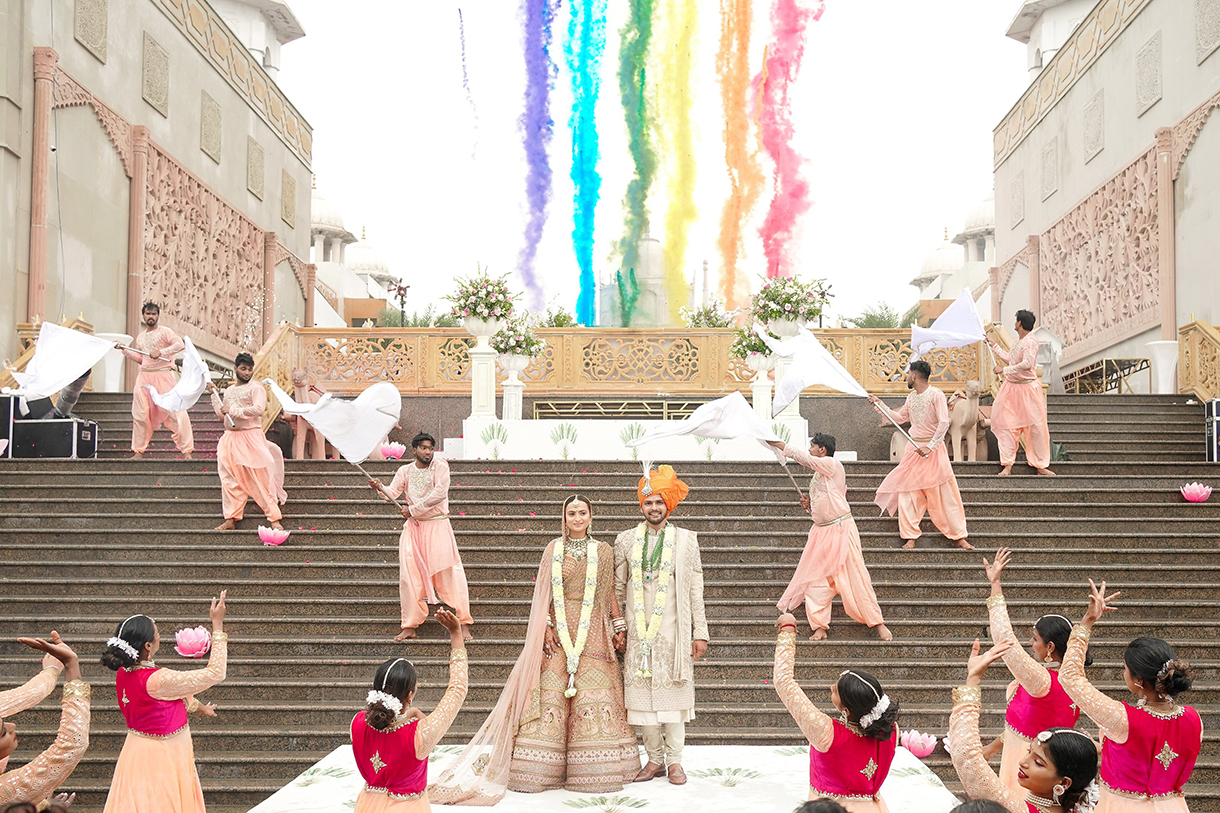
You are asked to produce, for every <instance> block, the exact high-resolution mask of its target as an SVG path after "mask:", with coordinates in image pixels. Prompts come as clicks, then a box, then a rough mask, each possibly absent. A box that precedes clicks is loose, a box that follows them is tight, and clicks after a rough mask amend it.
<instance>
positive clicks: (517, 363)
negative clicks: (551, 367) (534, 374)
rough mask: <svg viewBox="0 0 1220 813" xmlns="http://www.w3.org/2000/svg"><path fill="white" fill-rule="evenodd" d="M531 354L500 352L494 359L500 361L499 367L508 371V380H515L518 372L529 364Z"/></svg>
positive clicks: (523, 370) (522, 370)
mask: <svg viewBox="0 0 1220 813" xmlns="http://www.w3.org/2000/svg"><path fill="white" fill-rule="evenodd" d="M533 358H534V357H533V356H524V355H521V354H520V353H501V354H500V356H499V358H497V359H496V361H498V362H499V363H500V369H501V370H503V371H504V372H506V373H508V378H509V380H512V381H516V380H517V376H518V373H523V372H525V368H526V367H528V366H530V362H531V361H532V360H533Z"/></svg>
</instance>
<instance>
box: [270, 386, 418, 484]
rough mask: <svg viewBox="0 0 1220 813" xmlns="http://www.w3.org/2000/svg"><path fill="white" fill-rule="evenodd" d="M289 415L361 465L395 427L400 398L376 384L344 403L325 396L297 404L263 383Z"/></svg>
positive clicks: (394, 388)
mask: <svg viewBox="0 0 1220 813" xmlns="http://www.w3.org/2000/svg"><path fill="white" fill-rule="evenodd" d="M263 380H264V381H265V382H266V384H267V385H268V386H270V387H271V392H272V394H274V395H275V397H276V398H278V399H279V401H280V406H281V407H283V409H284V412H285V413H287V414H289V415H300V416H302V417H303V418H305V420H307V421H309V425H310V426H312V427H313V428H314V429H317V430H318V431H319V432H321V433H322V437H324V438H326V439H327V440H329V441H330V442H331V444H333V445H334V447H335V448H336V449H338V450H339V454H341V455H343V457H344V458H345V459H346V460H347V461H348V462H350V463H357V464H359V463H363V462H364V461H365V460H367V459H368V456H369V455H371V454H372V453H373V449H375V448H377V447H378V446H380V445H381V441H382V440H383V439H384V438H385V436H386V435H388V434H389V433H390V430H391V429H393V428H394V427H395V426H397V425H398V416H399V415H400V414H401V413H402V395H400V394H399V392H398V388H397V387H395V386H394V385H393V384H391V383H389V382H388V381H379V382H377V383H376V384H373V385H372V386H371V387H369V388H368V389H366V390H365V391H364V392H362V393H360V395H358V396H357V397H356V399H355V400H354V401H345V400H343V399H341V398H335V397H333V396H332V395H331V393H329V392H328V393H326V394H325V395H323V396H322V397H321V398H319V399H318V402H317V403H316V404H298V403H297V402H296V401H294V400H293V399H292V396H291V395H289V394H288V393H286V392H284V391H283V390H282V389H280V386H279V385H278V384H276V383H275V382H274V381H272V380H271V379H270V378H266V379H263Z"/></svg>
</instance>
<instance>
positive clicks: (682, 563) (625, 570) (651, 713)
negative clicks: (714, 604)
mask: <svg viewBox="0 0 1220 813" xmlns="http://www.w3.org/2000/svg"><path fill="white" fill-rule="evenodd" d="M672 527H673V532H674V534H675V539H674V572H673V578H672V579H671V581H670V586H669V592H668V595H667V596H666V598H665V610H664V612H663V614H662V616H661V628H660V630H659V631H658V632H657V638H656V641H655V642H654V643H653V647H652V657H651V668H652V676H651V677H647V678H643V677H637V676H636V674H635V673H636V670H637V669H638V668H639V666H640V636H639V633H638V631H637V629H636V622H635V589H634V586H633V583H632V575H631V570H632V562H631V549H632V547H633V546H634V545H635V534H636V529H635V528H632V529H630V530H628V531H623V532H622V533H621V534H619V535H618V538H617V539H615V541H614V587H615V592H616V593H617V595H618V599H619V606H620V607H622V610H623V618H624V619H625V620H626V621H627V654H626V657H625V659H624V661H623V695H624V700H625V702H626V705H627V722H629V723H631V724H632V725H634V726H637V727H639V728H640V729H641V732H642V733H643V735H644V746H645V748H646V750H647V751H648V759H649V761H651V762H654V763H656V764H666V763H667V762H668V764H670V765H673V764H678V763H681V761H682V745H683V741H684V738H685V724H686V722H687V721H689V720H693V719H694V718H695V680H694V678H695V662H694V658H693V657H692V656H691V645H692V641H695V640H701V641H706V640H708V632H707V617H706V613H705V610H704V606H703V564H702V562H701V561H700V559H699V540H698V537H697V536H696V535H695V533H694V531H688V530H685V529H684V528H678V527H677V526H672ZM647 543H648V544H647V547H648V549H649V550H651V549H652V547H653V545H655V544H656V543H657V538H656V535H655V534H651V533H650V534H648V536H647ZM655 600H656V582H655V581H654V580H645V581H644V620H645V622H648V621H649V620H650V618H651V615H652V609H653V607H654V606H655V604H654V602H655ZM662 730H664V744H662V736H661V735H662Z"/></svg>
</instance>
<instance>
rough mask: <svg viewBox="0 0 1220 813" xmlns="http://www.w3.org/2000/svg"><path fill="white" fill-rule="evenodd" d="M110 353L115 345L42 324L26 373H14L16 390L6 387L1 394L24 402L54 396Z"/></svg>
mask: <svg viewBox="0 0 1220 813" xmlns="http://www.w3.org/2000/svg"><path fill="white" fill-rule="evenodd" d="M113 349H114V342H110V341H106V340H105V339H99V338H98V337H97V336H91V335H89V334H88V333H81V332H80V331H79V330H72V329H71V328H66V327H62V326H60V325H53V324H51V323H50V322H43V323H42V327H41V328H40V329H39V331H38V343H37V345H36V346H35V350H34V357H33V358H32V359H30V363H29V364H27V365H26V366H25V372H22V373H13V378H14V379H16V380H17V384H18V386H17V388H16V389H9V388H8V387H5V388H4V391H5V392H6V393H12V394H14V395H23V396H25V397H26V398H27V399H35V398H46V397H48V396H51V395H54V394H55V393H57V392H59V391H60V390H62V389H63V388H64V387H66V386H67V385H69V384H71V383H72V382H73V381H75V380H76V379H78V378H80V377H81V376H82V375H84V374H85V373H86V372H88V371H89V370H91V369H93V365H95V364H97V363H98V362H99V361H101V360H102V356H104V355H106V354H107V353H109V352H110V351H111V350H113Z"/></svg>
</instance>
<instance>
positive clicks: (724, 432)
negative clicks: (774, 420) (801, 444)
mask: <svg viewBox="0 0 1220 813" xmlns="http://www.w3.org/2000/svg"><path fill="white" fill-rule="evenodd" d="M679 435H694V436H695V437H700V438H720V439H721V440H733V439H735V438H754V439H756V440H758V441H759V442H760V443H763V444H766V443H767V442H768V441H772V440H780V437H779V435H777V434H775V433H774V432H772V431H771V427H769V426H767V425H766V424H765V423H763V421H762V419H761V418H759V417H758V415H757V414H755V412H754V408H753V407H752V406H750V404H749V402H747V401H746V399H745V396H744V395H742V394H741V393H740V392H732V393H729V394H728V395H726V396H724V397H723V398H717V399H716V400H715V401H708V402H707V403H706V404H704V405H703V406H701V407H699V408H698V409H696V410H695V411H694V412H692V413H691V414H690V417H689V418H687V419H686V420H682V421H664V422H662V424H661V425H660V426H654V427H653V428H652V429H649V430H648V431H647V432H645V433H644V434H643V435H641V436H640V437H638V438H635V439H634V440H629V441H627V445H628V446H639V445H640V444H642V443H647V442H648V441H650V440H659V439H660V438H672V437H678V436H679Z"/></svg>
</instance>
